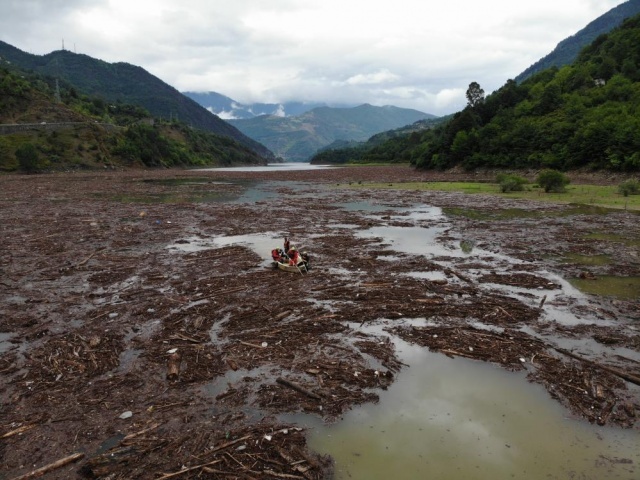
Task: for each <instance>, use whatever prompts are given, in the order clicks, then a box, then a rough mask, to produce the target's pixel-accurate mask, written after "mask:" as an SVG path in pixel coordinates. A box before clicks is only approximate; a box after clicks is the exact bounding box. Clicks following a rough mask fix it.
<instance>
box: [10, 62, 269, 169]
mask: <svg viewBox="0 0 640 480" xmlns="http://www.w3.org/2000/svg"><path fill="white" fill-rule="evenodd" d="M66 122H71V123H70V124H69V125H61V124H64V123H66ZM0 123H3V124H37V125H36V126H34V127H30V128H27V129H23V130H20V131H16V132H5V134H4V135H0V171H8V172H11V171H26V172H36V171H45V170H61V169H76V168H102V167H118V166H147V167H172V166H183V167H188V166H222V165H224V166H227V165H238V164H266V159H265V158H263V157H261V156H259V155H258V154H256V153H255V152H254V151H253V150H252V149H250V148H249V147H247V146H244V145H241V144H239V143H238V142H237V141H235V140H234V139H232V138H230V137H227V136H222V135H216V134H213V133H209V132H205V131H202V130H198V129H194V128H191V127H189V126H187V125H185V124H184V123H181V122H178V121H176V120H174V121H162V120H158V119H153V118H152V117H151V116H150V114H149V112H147V111H146V110H145V109H143V108H141V107H139V106H135V105H130V104H126V103H122V102H114V103H110V102H105V101H104V100H103V99H102V98H100V97H93V96H89V95H83V94H79V93H78V92H77V90H76V88H75V87H74V86H72V85H71V84H69V83H67V82H63V81H57V80H55V79H53V78H50V77H46V76H42V75H39V74H36V73H34V72H26V71H22V70H20V69H17V68H16V67H14V66H12V65H11V64H8V63H5V64H4V65H2V66H0Z"/></svg>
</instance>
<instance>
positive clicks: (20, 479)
mask: <svg viewBox="0 0 640 480" xmlns="http://www.w3.org/2000/svg"><path fill="white" fill-rule="evenodd" d="M82 457H84V453H74V454H73V455H69V456H68V457H64V458H61V459H60V460H56V461H55V462H53V463H50V464H49V465H45V466H44V467H40V468H38V469H36V470H33V471H31V472H29V473H25V474H24V475H20V476H19V477H16V478H14V479H13V480H27V479H28V478H38V477H41V476H43V475H44V474H45V473H49V472H51V471H53V470H56V469H58V468H62V467H64V466H65V465H68V464H70V463H72V462H75V461H76V460H79V459H81V458H82Z"/></svg>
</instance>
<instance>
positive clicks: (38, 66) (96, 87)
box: [0, 41, 273, 158]
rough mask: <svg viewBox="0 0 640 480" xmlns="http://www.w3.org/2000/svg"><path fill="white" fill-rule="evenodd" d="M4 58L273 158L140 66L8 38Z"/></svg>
mask: <svg viewBox="0 0 640 480" xmlns="http://www.w3.org/2000/svg"><path fill="white" fill-rule="evenodd" d="M0 57H1V58H3V59H5V60H8V61H10V62H11V63H12V64H14V65H16V66H18V67H20V68H22V69H25V70H28V71H33V72H36V73H40V74H43V75H48V76H51V77H56V78H59V79H61V80H63V81H65V82H68V83H70V84H72V85H73V86H74V87H75V88H76V89H77V90H78V91H80V92H81V93H84V94H87V95H92V96H96V97H100V98H102V99H104V100H106V101H108V102H113V103H118V102H121V103H128V104H132V105H139V106H141V107H144V108H145V109H146V110H148V111H149V112H150V113H151V115H153V116H155V117H160V118H164V119H167V120H169V119H178V120H180V121H182V122H184V123H186V124H187V125H191V126H193V127H196V128H199V129H202V130H205V131H208V132H212V133H216V134H218V135H224V136H228V137H231V138H233V139H235V140H237V141H238V142H240V143H241V144H243V145H245V146H247V147H249V148H251V149H252V150H254V151H255V152H256V153H258V154H260V155H262V156H264V157H266V158H273V154H272V153H271V152H269V150H268V149H267V148H265V147H264V145H261V144H259V143H258V142H256V141H254V140H252V139H250V138H248V137H247V136H245V135H244V134H242V133H241V132H240V131H238V129H236V128H235V127H233V126H231V125H229V124H228V123H227V122H225V121H223V120H221V119H220V118H218V117H216V116H215V115H214V114H212V113H211V112H209V111H207V110H206V109H205V108H203V107H202V106H201V105H199V104H198V103H197V102H195V101H193V100H192V99H190V98H188V97H186V96H184V95H182V94H181V93H180V92H178V91H177V90H176V89H175V88H173V87H171V86H170V85H168V84H166V83H165V82H163V81H162V80H160V79H159V78H157V77H155V76H153V75H151V74H150V73H149V72H147V71H146V70H144V69H143V68H141V67H138V66H135V65H131V64H128V63H107V62H104V61H102V60H98V59H95V58H92V57H89V56H88V55H82V54H76V53H73V52H70V51H68V50H57V51H54V52H51V53H49V54H47V55H32V54H30V53H26V52H23V51H22V50H19V49H17V48H16V47H14V46H12V45H9V44H8V43H5V42H3V41H0Z"/></svg>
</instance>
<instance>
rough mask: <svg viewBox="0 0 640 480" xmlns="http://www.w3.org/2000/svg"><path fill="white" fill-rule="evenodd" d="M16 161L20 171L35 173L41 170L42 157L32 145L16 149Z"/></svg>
mask: <svg viewBox="0 0 640 480" xmlns="http://www.w3.org/2000/svg"><path fill="white" fill-rule="evenodd" d="M16 159H17V160H18V165H19V166H20V170H22V171H24V172H27V173H35V172H37V171H39V170H40V156H39V155H38V150H37V148H36V147H35V145H33V144H32V143H23V144H22V145H20V146H19V147H18V148H17V149H16Z"/></svg>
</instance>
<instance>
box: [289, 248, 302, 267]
mask: <svg viewBox="0 0 640 480" xmlns="http://www.w3.org/2000/svg"><path fill="white" fill-rule="evenodd" d="M287 256H288V257H289V265H298V264H299V263H300V262H301V261H302V259H301V258H300V253H299V252H298V250H297V249H296V247H291V248H290V249H289V251H288V252H287Z"/></svg>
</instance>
